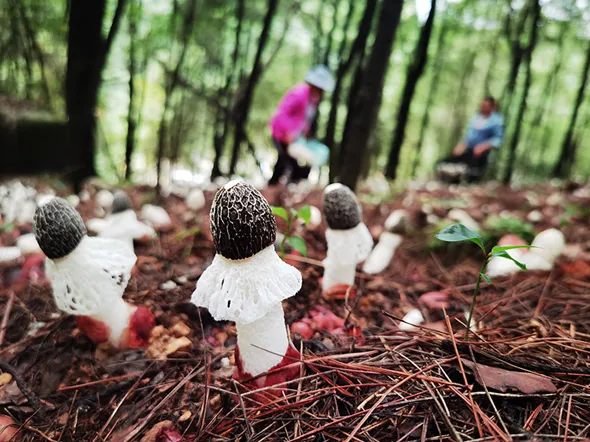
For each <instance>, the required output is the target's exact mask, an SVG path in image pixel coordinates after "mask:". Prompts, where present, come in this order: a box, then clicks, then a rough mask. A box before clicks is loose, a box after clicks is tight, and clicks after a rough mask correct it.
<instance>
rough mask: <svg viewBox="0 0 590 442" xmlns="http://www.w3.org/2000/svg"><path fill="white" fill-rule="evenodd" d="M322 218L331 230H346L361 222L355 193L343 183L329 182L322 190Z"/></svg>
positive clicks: (359, 207)
mask: <svg viewBox="0 0 590 442" xmlns="http://www.w3.org/2000/svg"><path fill="white" fill-rule="evenodd" d="M324 218H326V223H327V224H328V227H329V228H330V229H332V230H347V229H352V228H353V227H356V226H357V225H358V224H359V223H360V222H361V206H360V205H359V203H358V200H357V199H356V195H355V194H354V192H353V191H352V190H350V188H348V187H346V186H345V185H343V184H339V183H336V184H331V185H329V186H328V187H326V189H325V190H324Z"/></svg>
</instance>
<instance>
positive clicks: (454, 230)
mask: <svg viewBox="0 0 590 442" xmlns="http://www.w3.org/2000/svg"><path fill="white" fill-rule="evenodd" d="M435 237H436V238H437V239H439V240H441V241H444V242H461V241H471V242H472V243H474V244H477V246H478V247H479V248H480V249H481V251H482V252H483V254H484V260H483V263H482V265H481V268H480V270H479V273H478V275H477V282H476V283H475V290H474V291H473V298H472V300H471V305H470V306H469V314H468V316H467V327H466V329H465V339H467V338H468V337H469V331H470V330H471V326H472V325H473V323H472V318H473V310H474V309H475V301H476V300H477V295H479V287H480V285H481V280H482V279H485V280H486V282H487V283H488V284H490V283H491V282H492V280H491V279H490V277H489V276H488V275H486V269H487V266H488V263H489V262H490V260H491V259H493V258H504V259H509V260H511V261H512V262H514V264H516V265H517V266H518V267H519V268H520V269H522V270H525V269H526V265H525V264H523V263H521V262H520V261H517V260H516V259H515V258H514V257H513V256H511V255H510V254H509V253H508V251H509V250H511V251H514V250H516V249H527V248H530V247H531V246H527V245H516V246H496V247H494V248H493V249H492V250H491V251H490V252H487V251H486V248H485V245H484V243H483V239H482V237H481V236H480V235H479V234H478V233H475V232H473V231H471V230H469V229H468V228H467V227H465V226H464V225H463V224H453V225H452V226H449V227H447V228H445V229H443V230H441V231H440V232H438V233H437V234H436V235H435Z"/></svg>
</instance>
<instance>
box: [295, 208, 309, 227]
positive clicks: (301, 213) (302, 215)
mask: <svg viewBox="0 0 590 442" xmlns="http://www.w3.org/2000/svg"><path fill="white" fill-rule="evenodd" d="M295 216H296V217H297V218H299V219H301V220H302V221H303V222H304V223H305V224H306V225H307V224H309V221H310V220H311V208H310V207H309V206H308V205H305V206H303V207H300V208H299V210H298V211H297V213H296V214H295Z"/></svg>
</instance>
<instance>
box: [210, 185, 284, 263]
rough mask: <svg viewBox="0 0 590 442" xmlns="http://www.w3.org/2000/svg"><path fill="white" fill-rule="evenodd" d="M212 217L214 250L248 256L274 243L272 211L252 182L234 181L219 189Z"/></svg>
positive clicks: (275, 225)
mask: <svg viewBox="0 0 590 442" xmlns="http://www.w3.org/2000/svg"><path fill="white" fill-rule="evenodd" d="M210 217H211V233H212V234H213V242H214V244H215V250H216V251H217V253H219V254H220V255H221V256H223V257H224V258H227V259H245V258H249V257H251V256H254V255H255V254H257V253H258V252H260V251H261V250H263V249H266V248H267V247H269V246H271V245H273V244H274V242H275V239H276V235H277V224H276V221H275V217H274V215H273V213H272V210H271V208H270V206H269V204H268V202H267V201H266V200H265V199H264V197H263V196H262V194H261V193H260V192H259V191H258V190H256V189H255V188H254V187H252V186H251V185H250V184H247V183H244V182H242V181H237V182H236V181H232V182H230V183H228V184H226V185H225V186H223V187H222V188H221V189H219V190H218V191H217V193H216V194H215V199H214V200H213V205H212V206H211V214H210Z"/></svg>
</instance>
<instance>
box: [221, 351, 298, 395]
mask: <svg viewBox="0 0 590 442" xmlns="http://www.w3.org/2000/svg"><path fill="white" fill-rule="evenodd" d="M235 359H236V371H235V372H234V375H233V376H232V378H233V379H234V380H236V381H238V382H240V383H241V384H242V386H243V387H245V388H246V389H248V390H258V389H261V388H265V387H272V386H274V385H279V384H283V385H280V386H279V387H277V388H272V389H268V390H264V391H261V392H260V393H256V394H253V395H249V397H250V398H252V399H254V400H256V401H258V402H261V403H266V402H271V401H273V400H274V399H275V398H276V397H278V396H281V394H282V392H283V390H284V389H285V388H286V385H284V383H285V382H289V381H292V380H293V379H297V378H298V377H299V367H300V366H299V364H295V363H296V362H297V361H299V360H300V359H301V353H299V352H298V351H297V350H296V349H295V347H293V345H291V344H289V346H288V347H287V353H285V356H283V359H282V360H281V362H280V363H278V364H277V365H275V366H274V367H272V368H271V369H270V370H268V372H267V373H265V374H264V375H261V376H258V377H256V378H255V379H252V378H253V376H252V375H251V374H250V373H246V372H245V371H244V363H243V362H242V358H241V356H240V349H239V347H238V346H236V352H235Z"/></svg>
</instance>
